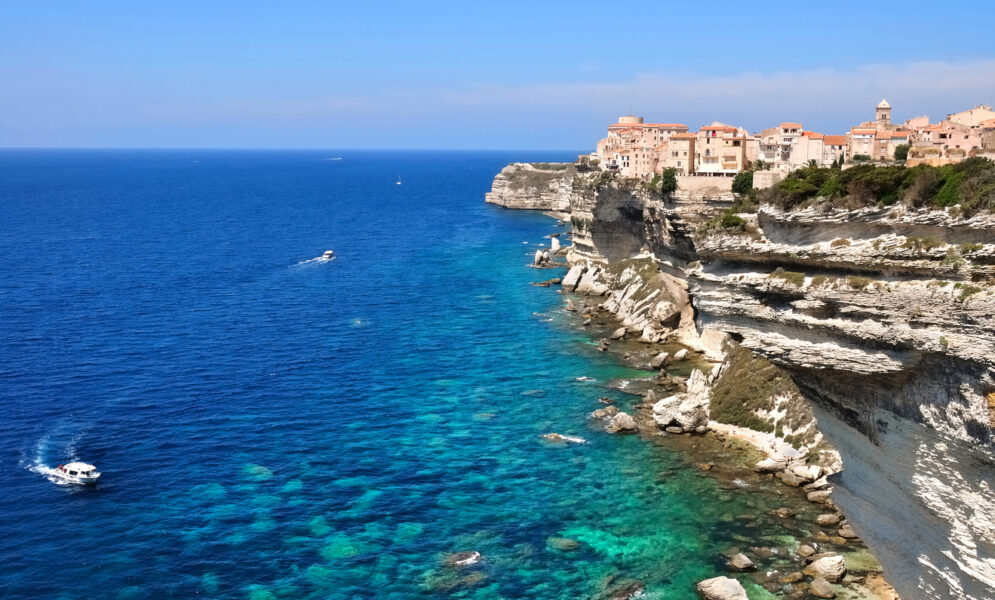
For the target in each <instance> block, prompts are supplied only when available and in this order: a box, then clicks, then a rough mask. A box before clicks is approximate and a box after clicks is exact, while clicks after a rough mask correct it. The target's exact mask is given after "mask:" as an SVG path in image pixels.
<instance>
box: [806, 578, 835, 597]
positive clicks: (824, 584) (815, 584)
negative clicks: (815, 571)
mask: <svg viewBox="0 0 995 600" xmlns="http://www.w3.org/2000/svg"><path fill="white" fill-rule="evenodd" d="M808 591H809V592H811V594H812V595H813V596H815V597H816V598H835V597H836V590H835V589H833V584H831V583H829V582H828V581H826V580H825V579H823V578H822V577H816V578H815V579H813V580H812V583H811V584H809V588H808Z"/></svg>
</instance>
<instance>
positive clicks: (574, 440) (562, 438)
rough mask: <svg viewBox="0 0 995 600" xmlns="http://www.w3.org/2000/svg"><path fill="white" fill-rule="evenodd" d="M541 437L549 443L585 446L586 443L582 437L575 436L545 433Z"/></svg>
mask: <svg viewBox="0 0 995 600" xmlns="http://www.w3.org/2000/svg"><path fill="white" fill-rule="evenodd" d="M542 437H543V438H545V439H547V440H549V441H551V442H563V443H571V444H586V443H587V440H585V439H584V438H582V437H578V436H575V435H562V434H559V433H547V434H546V435H544V436H542Z"/></svg>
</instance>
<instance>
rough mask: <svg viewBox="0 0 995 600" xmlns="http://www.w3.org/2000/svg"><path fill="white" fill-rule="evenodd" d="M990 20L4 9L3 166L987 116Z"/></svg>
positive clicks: (694, 13) (402, 7) (600, 8)
mask: <svg viewBox="0 0 995 600" xmlns="http://www.w3.org/2000/svg"><path fill="white" fill-rule="evenodd" d="M993 16H995V9H993V8H992V4H991V2H990V0H989V1H986V2H944V3H942V4H937V3H934V2H921V1H916V0H909V1H905V2H891V1H875V2H866V1H865V2H852V3H851V2H841V1H833V0H828V1H825V2H813V3H799V2H790V3H789V2H742V1H736V2H720V1H716V2H711V3H703V2H673V3H668V2H663V1H660V0H657V1H655V2H646V3H644V2H606V1H602V2H584V1H574V2H563V3H551V2H537V1H533V2H512V1H504V2H493V3H487V2H466V1H463V2H404V3H389V2H388V3H381V2H375V1H365V2H364V1H361V0H360V1H354V2H299V1H286V2H248V1H243V2H204V1H199V2H191V1H180V0H177V1H170V2H134V1H131V2H101V1H99V0H96V1H92V2H64V1H59V2H54V1H48V0H31V1H30V2H14V1H10V2H4V3H3V5H2V7H0V146H83V147H252V148H259V147H283V148H521V149H531V148H536V149H540V148H541V149H578V150H582V149H588V148H591V147H593V144H594V143H595V141H596V139H597V138H598V137H600V136H601V135H602V134H603V132H604V129H605V126H606V125H607V124H608V123H609V122H611V121H613V120H614V119H615V118H616V117H617V116H618V115H620V114H624V113H628V112H634V113H635V114H641V115H644V116H645V117H646V118H647V119H648V120H654V121H668V122H670V121H676V122H682V123H685V124H687V125H689V126H691V127H692V128H697V127H700V126H701V125H703V124H706V123H709V122H711V121H713V120H720V121H724V122H729V123H734V124H737V125H741V126H744V127H747V128H748V129H750V130H759V129H761V128H763V127H768V126H772V125H775V124H776V123H778V122H780V121H782V120H792V121H801V122H802V123H803V124H804V125H805V126H806V128H808V129H814V130H818V131H823V132H825V133H842V132H843V131H845V130H846V129H847V128H848V127H849V126H850V125H852V124H854V123H856V122H858V121H860V120H864V119H870V118H872V116H873V107H874V105H875V104H877V102H878V101H879V100H880V99H881V98H882V97H886V98H887V99H888V100H889V102H891V104H892V105H893V106H894V107H895V109H894V113H895V117H896V119H905V118H908V117H911V116H915V115H918V114H928V115H929V116H930V117H931V118H933V119H934V120H935V119H938V118H941V117H943V116H944V115H945V114H946V113H949V112H955V111H958V110H962V109H965V108H969V107H970V106H973V105H975V104H978V103H992V102H993V101H995V35H993V33H992V31H993V29H992V28H993V25H992V17H993Z"/></svg>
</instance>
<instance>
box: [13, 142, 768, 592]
mask: <svg viewBox="0 0 995 600" xmlns="http://www.w3.org/2000/svg"><path fill="white" fill-rule="evenodd" d="M338 157H341V160H330V159H332V158H338ZM571 158H572V155H571V154H570V153H500V152H493V153H447V152H424V153H390V152H350V151H342V152H297V151H294V152H291V151H287V152H226V151H127V152H125V151H2V152H0V210H2V217H0V257H2V263H0V325H2V327H0V408H2V411H3V418H2V419H0V494H2V495H0V565H3V567H2V568H0V598H3V599H12V598H67V599H68V598H77V599H79V598H191V597H194V596H198V597H204V598H253V599H263V598H378V599H400V598H481V599H483V598H488V599H490V598H543V599H546V598H549V599H554V598H564V599H566V598H593V597H597V596H598V594H600V593H603V592H605V590H610V589H612V587H613V586H618V585H621V584H622V583H624V582H625V581H626V580H628V579H637V580H640V581H643V582H645V583H646V584H647V586H648V592H649V594H648V595H649V597H666V598H689V597H693V594H694V592H693V583H694V582H695V581H697V580H699V579H701V578H704V577H709V576H714V575H715V574H717V573H720V572H721V571H722V569H721V566H720V565H721V559H720V557H719V552H720V551H721V550H722V549H723V548H724V547H725V546H728V544H729V543H734V542H736V540H740V539H745V538H742V533H743V530H738V529H736V528H735V527H734V526H733V524H731V523H730V522H729V521H730V519H728V518H724V519H723V518H720V515H729V514H732V515H736V514H739V513H741V512H744V511H757V510H759V509H758V508H757V507H758V506H760V505H761V504H762V503H763V502H764V501H765V500H763V498H764V497H765V496H764V494H769V493H771V492H770V491H769V490H763V489H758V488H756V487H751V486H747V487H743V488H740V487H738V486H729V485H726V484H723V483H722V482H720V481H718V480H716V479H713V478H711V477H709V476H708V475H707V474H703V473H702V472H701V471H699V470H697V469H695V468H694V467H692V466H690V465H689V463H688V459H687V457H685V456H682V455H679V454H678V453H675V452H672V451H668V450H667V449H666V448H661V447H658V446H656V445H654V444H651V443H647V442H646V441H645V440H642V439H639V438H637V437H634V436H629V437H618V436H611V435H608V434H604V433H601V432H599V431H596V430H594V429H592V428H591V427H590V426H589V423H588V421H587V418H586V414H587V413H588V412H589V411H591V410H593V409H594V408H597V407H598V406H599V405H598V404H597V402H596V399H597V398H598V397H599V396H602V395H605V394H606V393H607V392H606V390H605V388H604V387H603V385H604V383H605V382H608V381H610V380H611V379H613V378H617V377H625V376H631V375H633V373H632V372H631V371H628V370H626V369H624V368H622V367H620V366H618V365H617V364H616V363H615V362H614V361H613V359H612V358H611V357H610V356H607V355H604V354H599V353H597V352H596V351H594V349H593V346H592V345H591V343H590V340H588V339H587V337H586V336H585V335H584V334H583V332H582V331H581V330H580V329H579V328H578V327H577V326H576V325H575V324H571V323H570V322H569V321H568V320H567V317H565V316H564V314H563V311H562V310H560V309H559V307H560V306H561V304H562V298H561V297H560V296H559V295H558V294H557V293H556V291H555V288H552V289H550V288H538V287H533V286H530V285H528V283H529V282H530V281H533V280H535V279H540V278H546V277H549V276H552V275H553V273H552V272H548V271H544V272H538V271H535V270H532V269H528V268H525V265H526V264H527V263H528V262H529V258H530V255H531V253H532V252H533V251H534V248H535V246H534V245H535V244H539V243H543V242H547V243H548V240H546V239H544V238H545V236H546V235H548V234H549V233H551V232H552V231H555V230H556V227H555V222H554V221H552V220H551V219H549V218H547V217H544V216H542V215H539V214H535V213H529V212H519V211H509V210H504V209H500V208H496V207H493V206H490V205H487V204H485V203H484V202H483V195H484V193H485V192H486V191H487V190H488V189H489V188H490V184H491V180H492V178H493V176H494V175H495V174H496V173H497V172H498V171H499V170H500V169H501V167H502V166H504V165H505V164H506V163H508V162H510V161H513V160H565V159H571ZM398 176H400V177H401V178H402V180H403V185H400V186H398V185H395V180H396V179H397V177H398ZM523 242H528V244H525V243H523ZM326 249H334V250H335V252H336V254H337V255H338V258H337V260H335V261H333V262H324V263H322V262H306V261H308V259H312V258H314V257H317V256H319V255H320V254H321V253H322V252H323V251H324V250H326ZM582 376H587V377H592V378H594V379H595V381H594V382H586V381H577V380H576V378H578V377H582ZM615 395H616V396H618V395H617V394H615ZM551 431H556V432H560V433H566V434H575V435H581V436H583V437H585V438H587V439H588V440H589V443H588V444H585V445H569V446H563V445H557V444H551V443H549V442H546V441H544V440H543V439H542V438H541V437H540V436H541V434H544V433H547V432H551ZM75 458H78V459H82V460H85V461H88V462H92V463H95V464H96V465H97V466H98V468H100V469H101V470H102V471H103V473H104V476H103V478H102V480H101V482H100V484H99V485H98V486H97V487H96V488H95V489H74V488H70V487H60V486H57V485H54V484H53V483H51V482H50V481H48V480H47V479H46V477H45V476H44V469H45V468H47V467H51V466H54V465H56V464H58V463H65V462H67V461H69V460H71V459H75ZM780 533H786V532H778V531H776V530H769V531H767V534H768V535H769V536H772V537H771V539H775V538H776V537H777V536H778V535H780ZM753 535H755V536H756V535H757V534H756V532H754V534H753ZM737 536H739V537H737ZM558 537H562V538H569V539H571V540H575V541H577V542H579V544H578V546H577V548H576V549H571V548H570V547H569V546H570V545H569V544H568V545H567V546H564V544H563V543H558V542H556V540H555V539H554V540H552V541H551V540H550V538H558ZM782 537H783V536H782ZM466 550H476V551H479V552H481V553H482V554H483V556H484V560H483V561H482V563H480V564H479V565H477V566H475V567H473V568H470V569H452V568H449V567H446V566H445V565H444V564H443V559H444V557H445V555H446V554H447V553H451V552H458V551H466ZM751 589H753V592H751V595H755V594H759V593H760V592H759V591H758V589H759V588H755V587H754V588H751ZM756 597H759V596H756Z"/></svg>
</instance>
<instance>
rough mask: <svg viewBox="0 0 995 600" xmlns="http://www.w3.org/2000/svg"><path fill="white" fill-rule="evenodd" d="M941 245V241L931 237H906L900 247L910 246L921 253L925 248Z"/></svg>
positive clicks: (929, 248) (930, 248)
mask: <svg viewBox="0 0 995 600" xmlns="http://www.w3.org/2000/svg"><path fill="white" fill-rule="evenodd" d="M942 245H943V242H941V241H940V240H938V239H936V238H932V237H915V236H911V237H907V238H905V241H904V242H903V243H902V248H911V249H913V250H915V251H916V253H917V254H922V253H923V252H925V251H927V250H932V249H933V248H939V247H940V246H942Z"/></svg>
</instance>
